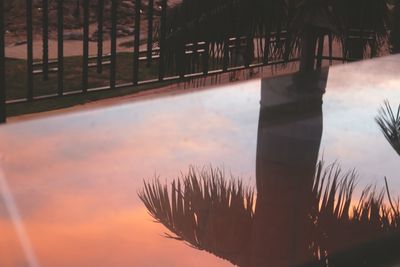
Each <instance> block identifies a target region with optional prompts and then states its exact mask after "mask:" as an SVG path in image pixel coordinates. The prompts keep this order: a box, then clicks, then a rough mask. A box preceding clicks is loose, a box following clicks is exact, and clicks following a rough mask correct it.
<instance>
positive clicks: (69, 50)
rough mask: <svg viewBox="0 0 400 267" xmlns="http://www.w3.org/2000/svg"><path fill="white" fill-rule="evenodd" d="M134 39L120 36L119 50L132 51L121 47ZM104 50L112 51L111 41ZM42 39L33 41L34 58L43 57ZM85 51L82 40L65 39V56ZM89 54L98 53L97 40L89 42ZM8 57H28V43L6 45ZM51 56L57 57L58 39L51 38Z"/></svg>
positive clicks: (77, 54)
mask: <svg viewBox="0 0 400 267" xmlns="http://www.w3.org/2000/svg"><path fill="white" fill-rule="evenodd" d="M127 41H133V37H123V38H118V40H117V46H118V52H132V51H133V48H129V47H121V46H120V44H122V43H124V42H127ZM145 48H146V46H145V45H142V46H141V48H140V49H145ZM103 51H104V54H107V53H110V51H111V42H110V41H105V42H104V43H103ZM42 52H43V50H42V41H41V40H36V41H34V42H33V58H34V59H41V58H42ZM82 53H83V44H82V41H65V42H64V56H65V57H70V56H81V55H82ZM89 54H90V55H96V54H97V42H89ZM6 57H9V58H18V59H26V58H27V45H26V44H22V45H17V46H8V47H6ZM49 58H51V59H52V58H57V41H56V40H49Z"/></svg>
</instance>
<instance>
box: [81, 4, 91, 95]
mask: <svg viewBox="0 0 400 267" xmlns="http://www.w3.org/2000/svg"><path fill="white" fill-rule="evenodd" d="M88 87H89V0H83V60H82V90H83V92H84V93H86V92H87V89H88Z"/></svg>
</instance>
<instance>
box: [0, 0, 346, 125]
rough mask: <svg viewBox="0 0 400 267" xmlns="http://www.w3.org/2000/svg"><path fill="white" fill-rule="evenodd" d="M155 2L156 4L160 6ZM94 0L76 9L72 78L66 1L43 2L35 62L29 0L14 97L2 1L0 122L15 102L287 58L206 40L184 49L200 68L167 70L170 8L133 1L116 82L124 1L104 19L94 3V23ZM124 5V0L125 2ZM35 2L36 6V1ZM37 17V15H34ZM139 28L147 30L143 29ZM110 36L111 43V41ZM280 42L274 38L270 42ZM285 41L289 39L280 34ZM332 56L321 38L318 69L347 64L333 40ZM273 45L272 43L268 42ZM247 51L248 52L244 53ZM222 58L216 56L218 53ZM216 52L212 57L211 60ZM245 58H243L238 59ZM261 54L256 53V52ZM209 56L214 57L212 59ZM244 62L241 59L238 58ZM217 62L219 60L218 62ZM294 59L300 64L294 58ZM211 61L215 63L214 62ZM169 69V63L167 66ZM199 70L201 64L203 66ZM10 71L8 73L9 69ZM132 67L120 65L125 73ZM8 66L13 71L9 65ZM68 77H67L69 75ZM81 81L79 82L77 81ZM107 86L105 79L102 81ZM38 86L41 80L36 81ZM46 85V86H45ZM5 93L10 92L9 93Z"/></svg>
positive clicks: (244, 42)
mask: <svg viewBox="0 0 400 267" xmlns="http://www.w3.org/2000/svg"><path fill="white" fill-rule="evenodd" d="M156 1H157V2H156ZM93 2H94V1H90V0H80V2H79V1H78V3H79V5H80V6H79V7H78V9H79V10H81V11H82V14H81V18H82V28H81V31H82V38H81V49H82V54H81V57H79V60H78V61H77V62H79V63H77V62H75V63H74V64H77V65H81V66H77V67H79V68H80V69H79V75H76V73H75V76H73V77H72V78H71V77H69V76H71V73H68V70H66V66H67V62H66V61H68V60H69V57H68V56H66V55H65V50H64V45H65V43H66V40H64V37H65V20H64V18H65V6H64V5H65V1H64V0H52V1H50V0H42V1H41V7H40V9H41V17H40V18H39V21H40V25H39V27H40V30H41V37H42V38H41V44H40V45H41V56H40V58H34V38H35V37H36V39H37V31H34V27H36V28H37V27H38V25H34V18H35V19H36V20H35V21H38V18H36V17H35V14H34V12H33V11H34V7H33V3H34V2H33V0H26V3H25V7H26V13H25V15H26V21H25V25H26V31H25V34H26V59H25V60H26V61H23V62H24V63H23V64H25V67H24V72H21V73H20V75H22V76H24V81H25V82H24V88H23V91H21V92H19V94H18V95H16V96H14V97H11V96H10V95H12V94H11V93H13V90H14V89H13V88H12V86H11V85H9V84H8V82H7V70H8V68H9V67H8V62H6V61H7V59H6V57H5V56H6V55H5V23H4V21H5V18H4V17H5V9H4V4H5V0H0V122H4V121H5V119H6V106H7V104H11V103H21V102H32V101H34V100H37V99H46V98H53V97H62V96H65V95H74V94H86V93H88V92H93V91H100V90H118V89H120V88H126V87H132V86H139V85H144V84H150V83H160V82H163V81H179V80H182V79H188V78H196V77H204V76H207V75H212V74H219V73H224V72H228V71H233V70H240V69H245V68H251V67H260V66H265V65H276V64H281V63H283V59H279V58H278V59H277V58H275V59H274V60H268V58H265V56H264V58H260V57H259V56H257V55H255V57H252V60H251V61H248V60H246V57H245V56H243V54H245V53H246V47H249V45H251V46H252V47H253V48H254V45H255V46H257V47H256V49H254V50H255V51H257V49H261V50H262V49H268V48H266V47H264V46H265V45H266V44H265V40H262V39H257V38H255V39H254V38H253V39H251V40H249V39H248V38H246V37H232V38H229V39H227V40H226V42H225V44H224V46H223V47H222V51H221V48H215V47H212V46H210V44H209V43H208V42H198V43H194V44H187V45H186V46H185V47H184V50H185V51H184V53H183V54H184V56H185V57H187V59H188V62H189V61H191V60H192V61H193V60H197V62H201V64H196V65H197V67H194V66H189V65H188V66H185V67H184V68H182V67H179V66H176V67H175V69H174V68H173V69H171V67H168V68H167V67H166V63H165V62H166V60H165V49H164V46H165V44H166V34H167V33H166V19H167V8H168V4H169V3H168V0H145V1H144V0H131V2H132V4H133V5H134V9H133V12H132V14H131V16H132V18H133V24H134V25H133V26H134V31H133V32H132V34H131V37H132V38H133V40H132V47H131V50H130V51H129V53H127V54H124V56H126V57H129V61H128V63H126V61H124V64H128V65H130V66H129V69H130V71H131V73H130V77H129V78H126V77H125V78H123V79H122V78H118V75H119V73H118V70H119V69H118V66H117V64H118V59H119V57H118V55H119V54H118V43H117V40H118V38H119V36H118V33H119V30H118V28H119V26H120V24H118V21H119V10H120V9H119V6H118V5H119V4H121V2H124V1H119V0H109V2H108V4H109V5H110V7H109V14H108V17H106V16H105V13H104V10H105V0H96V1H95V2H96V5H97V8H96V10H95V11H94V12H95V13H96V21H93V18H92V17H93V15H92V13H93V5H91V3H93ZM125 2H126V1H125ZM49 3H51V4H52V5H55V6H56V23H55V24H54V25H56V28H55V29H54V32H55V34H56V37H54V38H55V39H56V43H57V55H56V57H55V58H50V56H49V49H50V48H49V40H50V39H51V37H50V36H49V33H50V31H51V30H50V29H49V25H51V24H50V19H51V18H49ZM35 4H37V2H35ZM36 16H37V15H36ZM105 22H107V23H108V24H109V25H108V27H109V31H105ZM93 25H95V26H96V28H97V36H96V37H97V38H96V39H97V40H95V41H93V40H91V39H90V27H91V26H93ZM141 29H145V30H144V31H142V30H141ZM108 34H109V39H108V38H107V37H108V36H107V35H108ZM274 38H276V36H273V34H271V39H274ZM280 38H285V36H280ZM90 42H92V43H93V42H96V43H97V47H96V50H97V51H95V52H94V53H90V49H89V44H90ZM106 42H110V43H109V46H110V49H109V51H108V53H106V52H105V49H104V44H105V43H106ZM328 42H329V51H328V52H329V53H328V55H325V56H324V55H323V51H322V48H323V46H324V40H323V39H321V40H320V42H319V49H318V55H319V58H318V59H319V60H318V63H317V64H318V65H319V66H320V65H321V61H322V60H323V59H329V60H330V61H332V60H343V57H339V56H334V55H333V53H332V42H333V40H332V39H331V38H329V41H328ZM268 43H270V42H268ZM243 51H244V52H243ZM216 53H217V54H218V53H219V55H220V56H215V54H216ZM211 54H214V56H213V57H210V55H211ZM240 54H242V56H240ZM255 54H257V52H256V53H255ZM210 58H213V60H211V59H210ZM238 58H241V59H238ZM216 59H217V60H216ZM291 60H293V61H296V57H293V58H292V59H291ZM211 61H212V62H211ZM169 66H170V65H169ZM198 66H201V67H200V68H199V67H198ZM6 67H7V69H6ZM127 67H128V66H122V68H123V69H126V68H127ZM150 67H151V70H152V75H150V76H151V77H148V76H146V77H144V76H143V75H140V70H141V68H142V69H143V68H150ZM10 68H12V67H11V66H10ZM105 73H107V75H108V77H107V79H106V80H107V81H106V83H105V84H100V85H99V84H93V83H91V77H92V76H94V75H97V74H102V75H103V77H104V75H105ZM67 76H68V77H69V78H68V77H67ZM67 79H74V80H75V81H74V82H75V83H74V88H66V80H67ZM77 79H78V80H79V79H81V80H80V81H79V83H78V84H77V83H76V80H77ZM21 80H22V79H21ZM39 80H40V82H49V81H52V82H53V83H51V86H52V87H53V89H54V91H53V92H51V93H49V92H42V91H40V89H41V87H43V86H41V84H39V85H36V86H35V83H36V81H39ZM103 82H104V81H103ZM37 83H39V82H37ZM47 85H48V84H47ZM6 93H7V94H6Z"/></svg>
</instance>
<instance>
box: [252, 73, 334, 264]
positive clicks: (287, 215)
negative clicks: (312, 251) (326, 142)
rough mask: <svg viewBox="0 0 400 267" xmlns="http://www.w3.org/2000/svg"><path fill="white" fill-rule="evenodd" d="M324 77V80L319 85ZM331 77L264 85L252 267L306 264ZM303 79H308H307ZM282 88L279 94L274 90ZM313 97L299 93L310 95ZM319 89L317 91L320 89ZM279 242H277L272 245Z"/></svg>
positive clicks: (260, 121) (317, 76)
mask: <svg viewBox="0 0 400 267" xmlns="http://www.w3.org/2000/svg"><path fill="white" fill-rule="evenodd" d="M319 74H321V75H322V76H324V77H323V79H322V83H323V84H322V88H320V87H319V86H318V82H319V81H320V79H319V78H320V77H319ZM326 75H327V73H326V72H323V73H319V72H316V73H313V77H312V78H313V79H310V80H307V83H304V82H302V79H299V78H300V77H297V78H298V79H297V80H296V81H295V82H293V83H292V81H291V80H290V79H289V78H288V77H283V78H277V79H274V80H265V81H263V87H262V91H261V98H262V99H261V103H262V106H261V110H260V119H259V128H258V143H257V162H256V178H257V206H256V210H255V216H254V228H253V242H252V256H251V262H252V264H251V266H264V265H265V263H266V262H268V263H269V266H292V265H294V264H295V263H299V262H304V261H305V260H306V258H305V257H307V256H308V252H307V250H308V244H310V240H309V239H310V236H311V231H312V229H311V228H310V222H309V213H310V207H311V206H312V204H313V203H312V196H311V194H310V191H311V188H312V186H313V180H314V179H313V178H314V173H315V166H316V164H317V160H318V153H319V147H320V142H321V136H322V125H323V123H322V91H323V89H324V88H325V86H324V83H326ZM301 78H302V77H301ZM278 84H281V86H280V87H278V88H279V90H272V89H271V88H277V85H278ZM293 86H295V87H299V86H301V87H304V86H308V87H310V88H311V89H313V90H312V91H313V92H312V93H310V94H308V95H304V94H293V92H296V91H309V90H308V89H309V88H297V89H300V90H293V88H289V87H293ZM317 88H318V89H319V90H316V89H317ZM271 240H274V242H271Z"/></svg>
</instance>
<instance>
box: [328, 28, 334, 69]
mask: <svg viewBox="0 0 400 267" xmlns="http://www.w3.org/2000/svg"><path fill="white" fill-rule="evenodd" d="M328 45H329V48H328V49H329V65H332V63H333V61H332V57H333V36H332V33H329V34H328Z"/></svg>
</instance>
